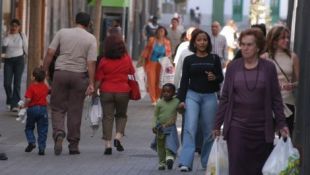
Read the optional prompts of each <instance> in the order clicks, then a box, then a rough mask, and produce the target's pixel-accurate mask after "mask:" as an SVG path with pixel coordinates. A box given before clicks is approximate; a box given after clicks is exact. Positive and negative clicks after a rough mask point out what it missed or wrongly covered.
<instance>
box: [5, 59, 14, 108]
mask: <svg viewBox="0 0 310 175" xmlns="http://www.w3.org/2000/svg"><path fill="white" fill-rule="evenodd" d="M12 80H13V63H12V61H11V60H9V59H5V60H4V67H3V85H4V90H5V93H6V104H7V105H11V99H12Z"/></svg>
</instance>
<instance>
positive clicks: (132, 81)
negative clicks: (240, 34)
mask: <svg viewBox="0 0 310 175" xmlns="http://www.w3.org/2000/svg"><path fill="white" fill-rule="evenodd" d="M128 85H129V87H130V92H129V99H130V100H140V99H141V94H140V88H139V84H138V82H137V81H136V78H135V76H134V75H128Z"/></svg>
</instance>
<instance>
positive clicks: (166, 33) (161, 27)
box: [155, 26, 168, 37]
mask: <svg viewBox="0 0 310 175" xmlns="http://www.w3.org/2000/svg"><path fill="white" fill-rule="evenodd" d="M160 29H164V31H165V36H167V35H168V31H167V29H166V28H165V27H164V26H159V27H158V28H157V29H156V31H155V35H156V37H157V36H158V32H159V30H160Z"/></svg>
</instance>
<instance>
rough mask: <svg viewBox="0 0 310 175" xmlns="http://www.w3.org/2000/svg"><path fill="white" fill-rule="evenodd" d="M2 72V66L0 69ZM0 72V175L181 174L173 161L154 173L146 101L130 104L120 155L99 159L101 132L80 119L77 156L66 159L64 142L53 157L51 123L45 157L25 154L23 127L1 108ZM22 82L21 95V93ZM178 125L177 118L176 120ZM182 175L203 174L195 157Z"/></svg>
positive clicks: (148, 110) (100, 156) (100, 157)
mask: <svg viewBox="0 0 310 175" xmlns="http://www.w3.org/2000/svg"><path fill="white" fill-rule="evenodd" d="M2 68H3V66H2ZM2 68H1V69H0V81H1V88H0V132H1V134H2V137H0V149H1V150H4V151H5V152H6V153H7V154H8V157H9V160H8V161H0V174H1V175H20V174H23V175H84V174H87V175H88V174H91V175H127V174H128V175H149V174H150V175H161V174H172V175H173V174H181V172H180V171H179V170H178V168H177V161H178V160H176V163H175V164H174V168H173V169H172V170H169V171H168V170H165V171H159V170H157V156H156V153H155V152H154V151H152V150H151V149H150V148H149V145H150V142H151V140H152V138H153V134H152V131H151V119H152V113H153V107H152V106H151V105H150V101H149V99H148V97H145V98H144V99H142V100H140V101H137V102H136V101H131V102H130V104H129V111H128V124H127V128H126V133H125V134H126V136H125V137H124V139H123V145H124V147H125V151H124V152H117V151H116V150H115V149H113V154H112V155H111V156H106V155H103V151H104V143H103V141H102V140H101V138H100V137H101V128H100V130H99V131H98V132H97V133H96V135H95V136H94V137H91V133H92V131H91V129H90V127H89V123H88V121H87V120H86V119H85V118H83V122H82V129H81V133H82V135H81V142H80V151H81V154H80V155H69V153H68V149H67V145H68V143H67V142H66V141H65V142H64V145H63V146H64V149H63V153H62V154H61V155H60V156H55V155H54V153H53V141H52V137H51V136H52V132H51V123H49V124H50V127H49V133H48V140H47V149H46V155H45V156H39V155H38V154H37V151H38V150H37V149H36V150H34V151H33V152H31V153H25V152H24V149H25V147H26V146H27V141H26V138H25V134H24V127H25V125H24V124H22V123H20V122H17V121H16V120H15V118H16V113H12V112H8V111H7V109H6V106H5V93H4V89H3V88H2V87H3V69H2ZM25 79H26V73H24V81H23V85H22V94H24V92H25ZM178 120H179V121H178V125H180V117H179V119H178ZM182 174H195V175H202V174H205V173H204V171H203V169H202V168H201V165H200V161H199V157H198V156H197V155H196V156H195V160H194V167H193V171H192V172H189V173H182Z"/></svg>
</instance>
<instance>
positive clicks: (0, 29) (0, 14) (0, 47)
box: [0, 0, 3, 57]
mask: <svg viewBox="0 0 310 175" xmlns="http://www.w3.org/2000/svg"><path fill="white" fill-rule="evenodd" d="M2 20H3V19H2V0H0V21H1V24H0V56H1V57H2Z"/></svg>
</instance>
